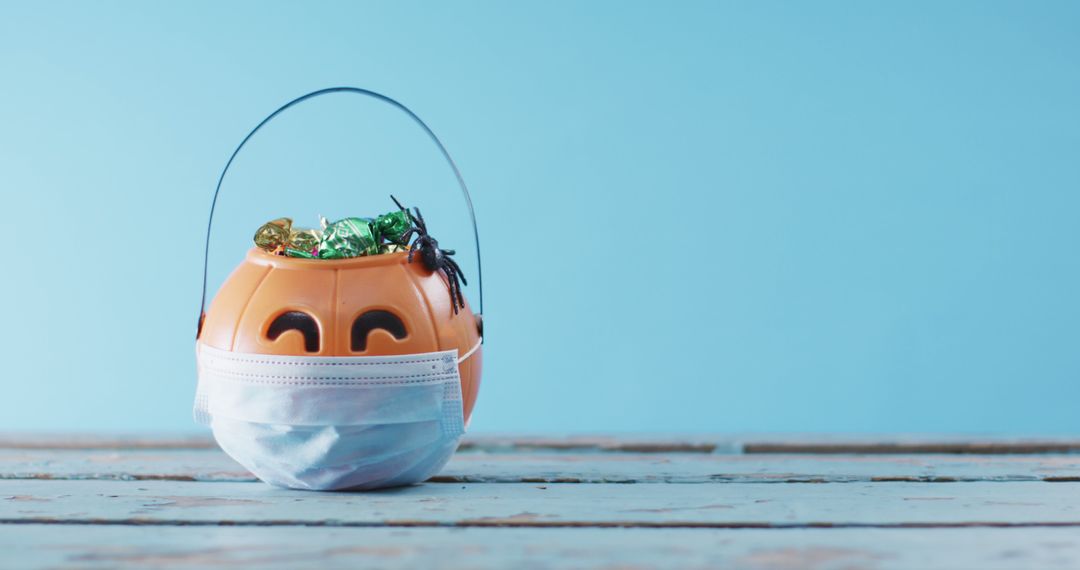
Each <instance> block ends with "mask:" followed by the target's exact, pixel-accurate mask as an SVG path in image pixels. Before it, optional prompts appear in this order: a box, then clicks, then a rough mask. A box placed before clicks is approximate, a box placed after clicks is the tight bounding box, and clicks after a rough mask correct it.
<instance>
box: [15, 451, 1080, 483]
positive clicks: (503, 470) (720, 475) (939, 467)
mask: <svg viewBox="0 0 1080 570" xmlns="http://www.w3.org/2000/svg"><path fill="white" fill-rule="evenodd" d="M0 479H114V480H122V481H237V482H251V481H255V480H256V479H255V478H254V477H253V476H252V475H251V474H250V473H248V472H247V471H245V470H244V469H243V468H242V467H240V466H239V465H238V464H236V463H235V462H234V461H233V460H232V459H230V458H229V457H228V456H226V455H225V454H224V453H223V452H221V451H219V450H217V449H205V450H122V451H117V450H55V449H46V450H37V449H34V450H29V449H0ZM431 481H432V482H438V483H593V484H602V483H619V484H624V483H770V482H772V483H865V482H880V483H894V482H905V483H918V482H927V483H950V482H966V481H1001V482H1005V481H1053V482H1077V481H1080V455H988V456H973V455H885V456H881V455H873V456H850V455H798V454H795V455H764V456H759V455H705V454H673V455H658V454H651V453H610V454H595V453H584V454H582V453H524V452H517V453H505V454H503V453H480V452H471V453H470V452H462V453H458V454H457V455H455V456H454V458H453V459H452V460H451V461H450V464H449V465H447V467H446V468H445V469H443V471H442V472H441V473H440V474H438V475H436V476H435V477H434V478H433V479H432V480H431Z"/></svg>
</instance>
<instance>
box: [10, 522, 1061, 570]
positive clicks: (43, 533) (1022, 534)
mask: <svg viewBox="0 0 1080 570" xmlns="http://www.w3.org/2000/svg"><path fill="white" fill-rule="evenodd" d="M0 552H3V556H4V559H5V560H8V561H19V562H24V563H27V564H19V565H18V566H19V567H22V568H30V567H35V568H89V569H106V568H119V569H128V568H140V569H141V568H167V569H193V570H202V569H204V568H226V567H227V568H267V569H279V568H326V569H337V568H349V569H352V568H362V567H374V568H384V569H387V570H395V569H416V568H449V567H467V568H472V569H476V570H487V569H492V570H496V569H498V570H501V569H506V568H514V569H517V568H522V569H533V568H551V567H569V568H579V569H583V570H600V569H604V570H611V569H616V568H620V569H630V570H632V569H643V568H672V569H680V570H697V569H714V568H735V569H746V570H793V569H808V570H855V569H877V570H891V569H903V570H909V569H912V568H919V569H925V570H940V569H950V568H962V569H972V568H979V569H982V570H1015V569H1023V568H1039V569H1072V568H1076V561H1077V560H1080V533H1077V531H1076V529H1071V528H1064V529H1055V528H1036V529H993V528H991V529H971V528H964V529H935V530H934V531H932V532H928V531H925V530H911V529H793V530H783V531H775V530H754V529H751V530H713V529H595V528H589V529H579V528H575V529H558V528H555V529H523V528H504V529H491V528H470V529H443V528H407V529H402V528H305V527H287V528H279V527H270V528H267V527H117V526H82V527H78V528H77V529H75V530H74V531H69V530H65V529H62V528H57V527H55V526H51V525H14V526H8V527H5V528H3V529H2V532H0ZM5 566H6V565H5Z"/></svg>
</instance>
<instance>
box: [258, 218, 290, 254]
mask: <svg viewBox="0 0 1080 570" xmlns="http://www.w3.org/2000/svg"><path fill="white" fill-rule="evenodd" d="M291 231H292V219H290V218H278V219H276V220H273V221H269V222H266V223H265V224H263V225H262V226H260V227H259V229H258V230H257V231H256V232H255V246H256V247H258V248H259V249H262V250H264V251H268V252H271V253H274V252H276V251H277V250H279V249H280V248H281V247H283V246H284V245H285V242H287V241H289V234H290V232H291Z"/></svg>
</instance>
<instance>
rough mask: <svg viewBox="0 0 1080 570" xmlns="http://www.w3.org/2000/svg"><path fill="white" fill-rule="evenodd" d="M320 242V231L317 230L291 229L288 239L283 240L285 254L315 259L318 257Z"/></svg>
mask: <svg viewBox="0 0 1080 570" xmlns="http://www.w3.org/2000/svg"><path fill="white" fill-rule="evenodd" d="M321 242H322V232H321V231H319V230H306V229H299V230H293V231H292V233H290V234H289V240H288V241H287V242H285V255H287V256H289V257H303V258H305V259H315V258H317V257H319V244H320V243H321Z"/></svg>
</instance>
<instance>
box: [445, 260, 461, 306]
mask: <svg viewBox="0 0 1080 570" xmlns="http://www.w3.org/2000/svg"><path fill="white" fill-rule="evenodd" d="M443 259H445V260H446V261H448V262H450V263H448V264H447V267H448V268H449V269H450V277H451V279H453V280H454V292H455V294H456V297H457V298H456V299H451V301H456V302H455V305H457V306H460V307H461V308H463V309H464V308H465V295H464V294H463V293H462V291H461V281H459V277H460V276H461V268H460V267H458V264H457V263H456V262H455V261H454V260H453V259H450V258H449V257H445V258H443ZM455 312H456V311H455Z"/></svg>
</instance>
